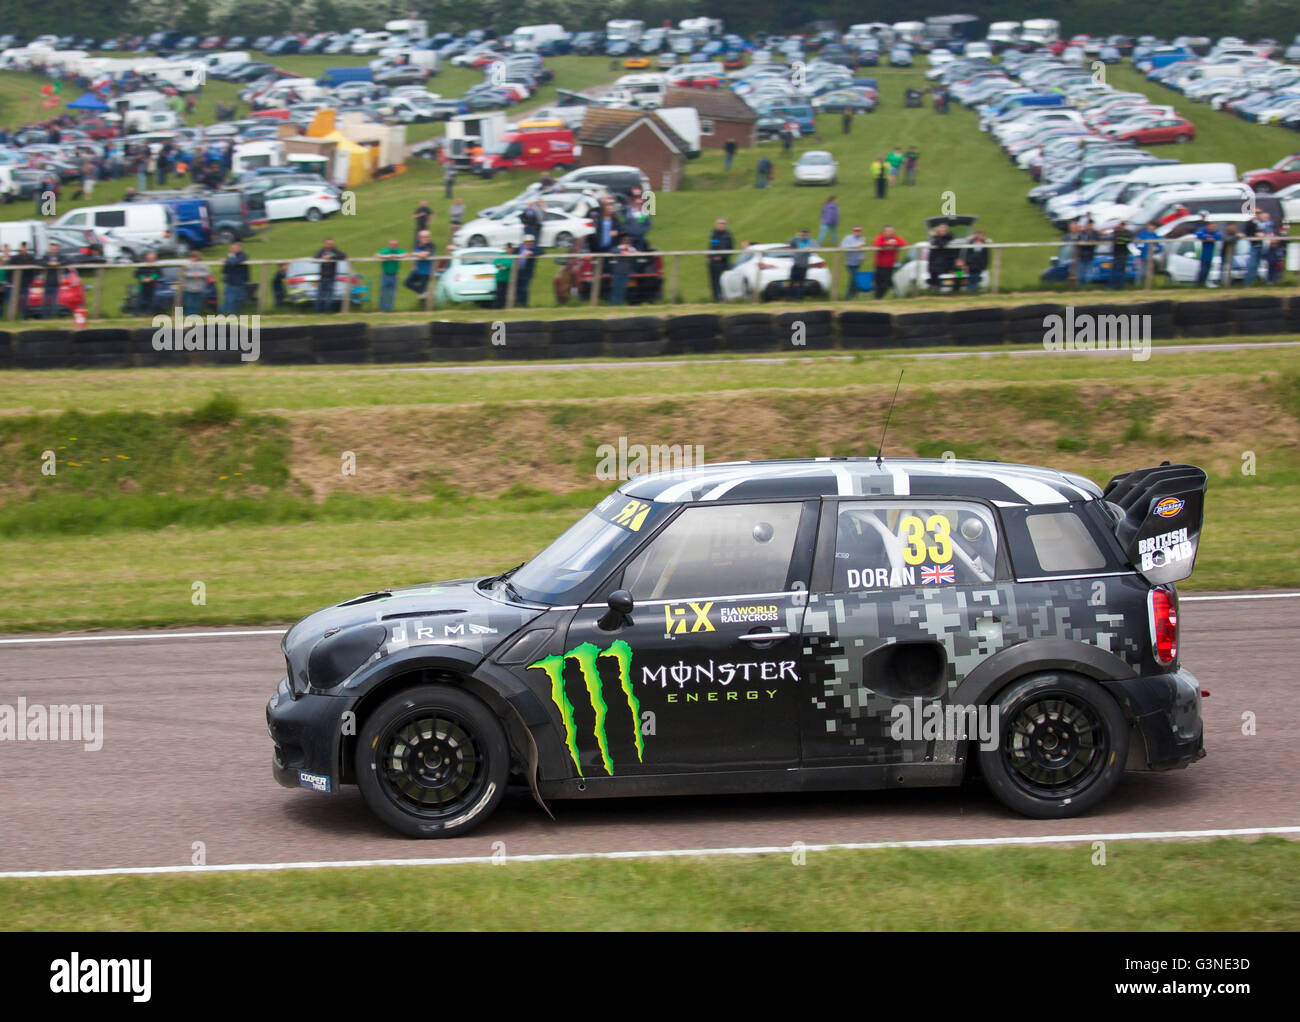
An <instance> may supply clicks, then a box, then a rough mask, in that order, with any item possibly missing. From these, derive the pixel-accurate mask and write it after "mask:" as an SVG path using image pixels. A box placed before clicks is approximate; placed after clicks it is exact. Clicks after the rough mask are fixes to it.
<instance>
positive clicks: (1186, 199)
mask: <svg viewBox="0 0 1300 1022" xmlns="http://www.w3.org/2000/svg"><path fill="white" fill-rule="evenodd" d="M1254 201H1255V192H1254V190H1253V189H1252V188H1251V187H1250V185H1245V184H1241V183H1240V182H1237V183H1231V182H1230V183H1226V184H1225V183H1219V184H1212V183H1208V182H1207V183H1203V184H1183V185H1168V186H1166V187H1162V188H1151V189H1148V190H1147V191H1146V192H1144V193H1143V194H1142V195H1141V196H1140V197H1139V198H1138V199H1137V201H1136V202H1134V203H1133V204H1131V205H1127V206H1116V207H1115V210H1116V211H1115V212H1114V213H1110V214H1107V215H1104V216H1101V217H1094V218H1093V219H1094V226H1095V227H1097V228H1098V229H1099V230H1106V229H1107V228H1110V227H1113V226H1114V225H1115V224H1117V223H1119V222H1120V221H1121V220H1125V221H1127V222H1128V223H1130V224H1137V225H1139V226H1141V225H1144V224H1147V223H1150V222H1151V221H1152V220H1157V221H1158V220H1160V219H1161V218H1162V217H1163V216H1164V215H1165V214H1166V213H1168V212H1170V211H1171V210H1173V209H1174V208H1175V207H1177V206H1182V207H1184V208H1185V209H1186V210H1187V215H1190V216H1195V215H1196V214H1197V213H1199V212H1200V211H1201V210H1205V211H1206V212H1208V213H1209V214H1210V219H1211V220H1213V219H1214V215H1215V214H1216V213H1241V212H1245V211H1246V210H1247V209H1248V208H1250V207H1251V205H1252V204H1253V203H1254Z"/></svg>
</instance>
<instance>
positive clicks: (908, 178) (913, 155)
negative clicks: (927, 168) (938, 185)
mask: <svg viewBox="0 0 1300 1022" xmlns="http://www.w3.org/2000/svg"><path fill="white" fill-rule="evenodd" d="M920 158H921V154H920V153H918V152H917V151H916V146H914V145H911V146H908V147H907V152H905V153H904V154H903V183H904V184H909V185H914V184H916V164H917V161H918V160H920Z"/></svg>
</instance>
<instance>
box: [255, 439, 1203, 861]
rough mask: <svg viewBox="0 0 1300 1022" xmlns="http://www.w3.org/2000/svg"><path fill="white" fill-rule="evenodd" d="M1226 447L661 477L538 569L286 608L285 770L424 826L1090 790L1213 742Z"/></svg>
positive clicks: (1089, 798) (411, 827)
mask: <svg viewBox="0 0 1300 1022" xmlns="http://www.w3.org/2000/svg"><path fill="white" fill-rule="evenodd" d="M1205 483H1206V477H1205V473H1204V472H1202V471H1201V470H1200V469H1198V468H1194V467H1192V466H1189V465H1169V464H1164V465H1161V466H1159V467H1156V468H1148V469H1143V470H1140V471H1136V472H1130V473H1127V474H1126V475H1121V476H1117V477H1115V478H1114V479H1113V480H1111V482H1110V484H1109V485H1108V486H1107V487H1106V489H1105V490H1104V491H1103V490H1101V489H1099V488H1098V487H1097V486H1096V485H1095V484H1094V483H1092V482H1091V481H1090V480H1088V479H1085V478H1082V477H1080V476H1075V475H1069V474H1065V473H1061V472H1057V471H1052V470H1050V469H1044V468H1032V467H1026V466H1020V465H1005V464H997V463H988V462H961V461H926V460H914V461H893V460H886V461H879V460H859V459H817V460H807V461H780V462H759V463H736V464H725V465H709V466H703V467H697V468H694V469H685V470H681V471H673V472H664V473H656V474H653V475H644V476H636V477H634V478H633V479H632V480H631V481H630V482H628V483H626V484H624V485H623V486H621V487H620V488H619V489H618V490H617V491H616V492H615V493H612V494H611V495H610V496H609V497H607V498H606V499H604V500H603V501H601V503H600V504H599V505H597V506H596V507H595V508H594V509H593V510H592V511H590V512H589V513H588V514H587V515H586V516H585V517H583V518H582V519H581V520H580V521H578V522H577V523H576V524H575V525H573V526H572V527H571V528H570V529H569V530H568V531H567V532H565V533H564V534H563V535H562V536H560V537H559V538H558V539H557V540H555V542H554V543H552V544H551V545H550V546H549V547H547V548H546V549H545V550H544V551H542V552H541V553H540V554H538V555H537V556H536V557H534V558H533V559H532V560H531V561H529V562H528V563H527V564H524V565H522V566H520V567H519V568H517V569H512V570H511V571H508V572H505V573H503V574H500V575H495V576H491V577H486V578H473V579H461V580H458V581H454V582H445V583H438V584H433V585H426V586H416V587H413V588H405V589H393V590H384V591H381V592H375V593H369V594H366V595H364V596H359V597H357V598H356V599H353V600H348V601H346V602H344V603H340V604H337V605H336V606H333V607H330V608H328V609H326V610H322V611H320V612H318V613H316V614H313V615H311V616H310V617H307V618H305V619H303V620H302V621H300V622H298V624H296V625H294V627H293V628H291V629H290V630H289V632H288V633H287V634H286V635H285V638H284V641H283V649H284V654H285V666H286V669H287V677H285V678H284V680H282V681H281V682H280V685H279V688H278V689H277V690H276V692H275V694H274V695H273V696H272V697H271V701H270V703H269V705H268V706H267V711H266V712H267V724H268V728H269V730H270V733H271V739H272V741H273V742H274V743H275V748H274V754H273V764H274V774H275V776H276V778H277V779H278V780H279V781H280V782H281V783H282V784H285V785H287V786H290V787H298V786H301V787H306V788H310V789H314V790H316V791H322V792H333V791H337V790H338V788H339V787H340V785H343V784H358V785H360V787H361V791H362V794H363V795H364V797H365V800H366V802H367V804H368V805H369V806H370V808H371V809H372V810H373V811H374V812H375V813H376V814H377V815H378V816H379V817H380V818H381V819H383V820H384V821H386V822H387V823H389V824H391V825H392V826H393V827H395V828H397V829H398V830H400V831H402V832H403V833H406V834H409V835H413V836H419V837H440V836H449V835H452V834H457V833H462V832H464V831H465V830H466V829H468V828H469V827H472V826H474V825H476V824H478V823H481V822H482V821H483V820H485V819H486V818H487V817H488V816H489V815H491V813H492V811H493V810H494V809H495V808H496V806H497V805H498V803H499V801H500V799H501V797H502V795H503V793H504V790H505V788H506V786H507V784H510V783H517V784H520V785H525V784H526V785H528V786H530V787H531V788H532V792H533V795H534V796H535V797H536V798H538V799H539V800H541V799H560V798H584V797H585V798H591V797H602V796H614V795H663V794H674V793H724V792H758V791H791V790H817V789H834V788H859V789H866V788H885V787H922V786H931V785H955V784H958V783H960V782H961V781H962V780H963V778H964V777H965V776H966V774H967V771H968V769H971V768H976V769H978V771H979V773H980V774H981V775H982V776H983V778H984V781H985V783H986V784H987V785H988V786H989V787H990V789H991V790H992V791H993V792H994V794H996V795H997V797H998V798H999V799H1001V800H1002V801H1003V802H1004V803H1005V804H1006V805H1008V806H1010V807H1011V808H1012V809H1015V810H1017V811H1019V812H1021V813H1025V814H1027V815H1030V816H1036V817H1043V818H1054V817H1064V816H1072V815H1075V814H1077V813H1082V812H1085V811H1087V810H1088V809H1090V808H1091V807H1093V806H1094V805H1096V804H1097V803H1098V802H1099V801H1100V800H1101V799H1103V798H1104V797H1105V796H1106V795H1107V794H1108V793H1109V792H1110V791H1111V790H1112V789H1113V788H1114V786H1115V785H1116V783H1117V782H1118V780H1119V778H1120V775H1121V773H1122V772H1123V771H1124V770H1125V769H1135V770H1165V769H1170V768H1173V767H1183V766H1186V765H1187V764H1188V763H1191V762H1193V761H1194V760H1196V759H1199V758H1200V757H1202V756H1203V755H1204V754H1205V752H1204V748H1203V744H1202V725H1201V715H1200V689H1199V687H1198V685H1197V682H1196V679H1195V678H1194V677H1193V676H1192V675H1191V674H1189V673H1188V672H1187V671H1185V670H1183V669H1182V668H1181V667H1180V665H1179V660H1178V597H1177V594H1176V593H1175V591H1174V588H1173V583H1174V582H1176V581H1178V580H1180V579H1183V578H1186V577H1187V575H1189V574H1190V573H1191V570H1192V564H1193V561H1194V559H1195V556H1196V548H1197V543H1198V540H1199V537H1200V531H1201V519H1202V511H1203V501H1204V492H1205Z"/></svg>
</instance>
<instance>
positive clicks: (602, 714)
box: [528, 639, 645, 777]
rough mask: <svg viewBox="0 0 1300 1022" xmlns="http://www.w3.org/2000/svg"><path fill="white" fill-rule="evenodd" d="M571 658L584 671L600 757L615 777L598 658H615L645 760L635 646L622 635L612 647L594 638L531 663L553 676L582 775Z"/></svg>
mask: <svg viewBox="0 0 1300 1022" xmlns="http://www.w3.org/2000/svg"><path fill="white" fill-rule="evenodd" d="M569 660H572V661H574V662H575V663H576V664H577V665H578V669H579V670H580V671H581V672H582V680H583V683H584V684H585V685H586V686H587V697H588V698H589V699H590V700H591V708H592V709H593V710H594V711H595V713H596V725H595V728H594V731H595V735H596V744H597V745H598V746H599V747H600V759H601V762H602V763H604V764H605V772H606V773H608V774H609V775H610V776H611V777H613V776H614V761H613V759H611V758H610V754H609V735H608V734H607V733H606V730H605V718H606V716H607V715H608V713H609V706H608V705H607V704H606V703H605V685H604V682H603V681H601V678H600V668H599V666H598V662H599V661H601V660H612V661H613V662H614V664H615V666H616V667H617V669H618V683H619V685H620V687H621V688H622V689H623V695H624V696H626V697H627V706H628V709H629V710H631V711H632V733H633V737H634V739H635V741H636V758H637V760H638V762H644V758H643V757H644V755H645V740H644V739H643V738H642V737H641V704H640V703H639V702H638V701H637V698H636V693H635V692H633V691H632V647H631V646H629V645H628V644H627V643H626V642H624V641H623V640H622V639H616V640H614V641H613V642H612V643H610V644H609V648H608V649H600V648H599V647H597V645H596V644H595V643H594V642H584V643H583V644H582V645H581V646H575V647H574V648H573V649H571V650H569V651H568V652H567V653H565V654H564V656H554V655H552V656H548V657H543V658H542V659H541V660H538V661H537V663H535V664H529V665H528V669H529V670H533V669H534V668H536V669H537V670H539V671H545V672H546V676H547V677H548V678H550V679H551V700H552V701H553V702H554V703H555V705H556V706H557V707H558V708H559V711H560V719H561V720H563V721H564V740H565V743H566V744H567V745H568V747H569V756H570V757H571V758H572V759H573V765H574V766H575V767H577V768H578V776H579V777H585V776H586V775H585V774H583V772H582V764H581V763H579V762H578V726H577V724H576V723H575V722H574V720H573V703H571V702H570V701H569V696H568V694H567V693H566V692H565V690H564V665H565V663H566V662H567V661H569Z"/></svg>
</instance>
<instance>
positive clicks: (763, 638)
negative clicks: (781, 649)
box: [740, 632, 790, 642]
mask: <svg viewBox="0 0 1300 1022" xmlns="http://www.w3.org/2000/svg"><path fill="white" fill-rule="evenodd" d="M788 638H790V633H789V632H746V633H745V634H744V635H742V636H740V641H741V642H778V641H780V640H781V639H788Z"/></svg>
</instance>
